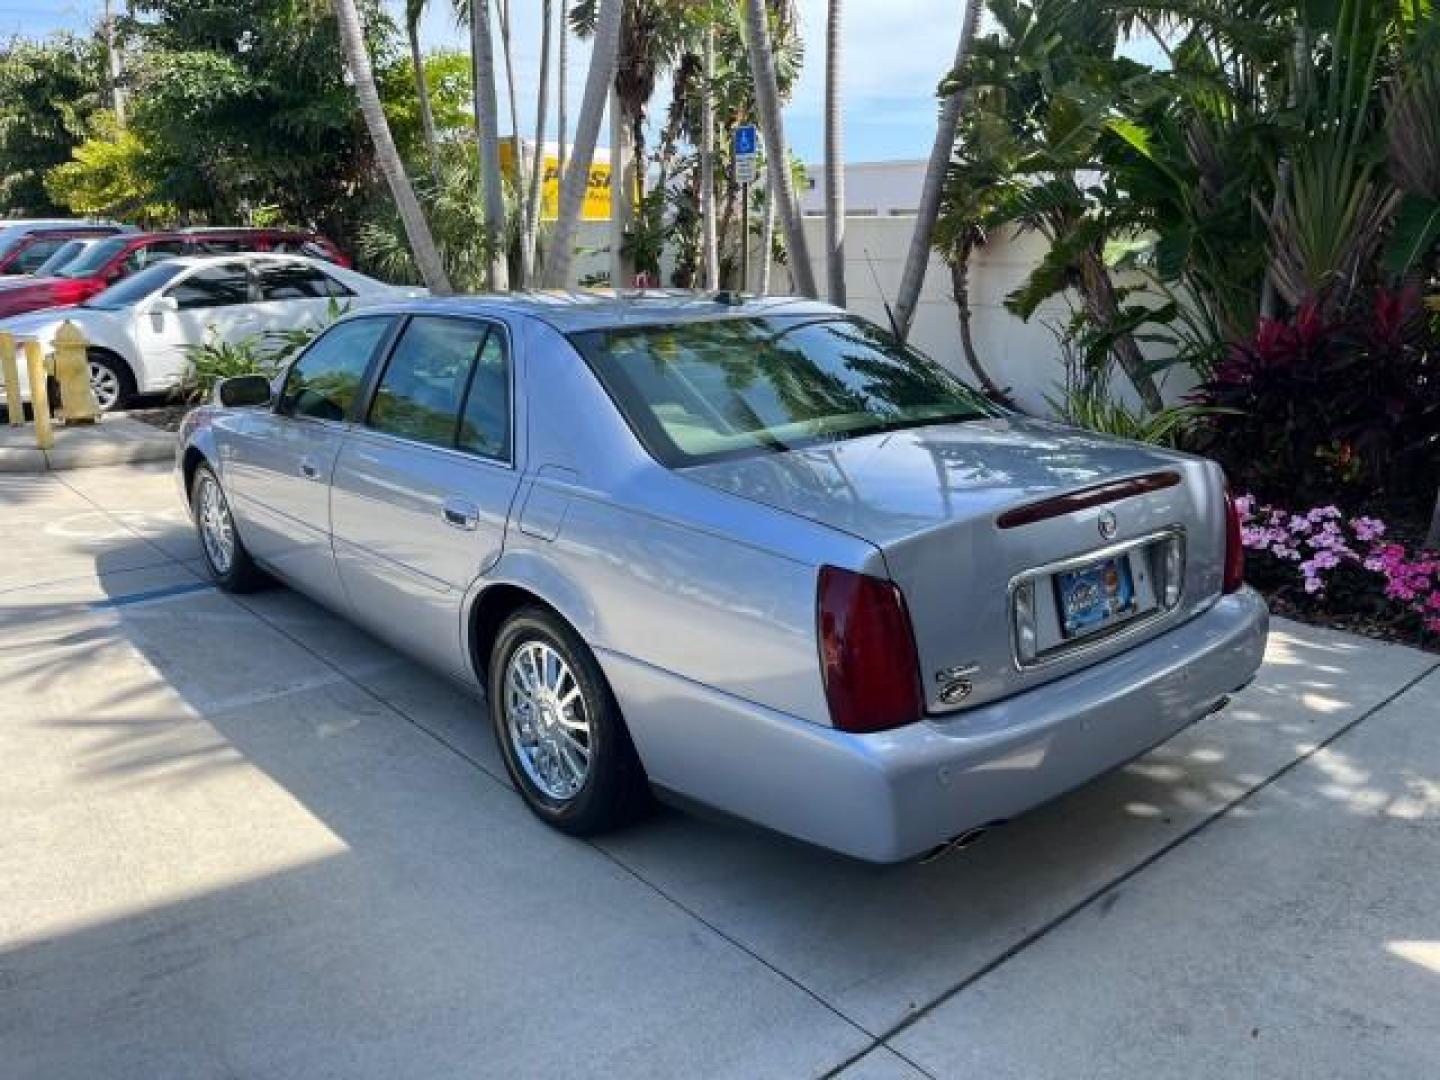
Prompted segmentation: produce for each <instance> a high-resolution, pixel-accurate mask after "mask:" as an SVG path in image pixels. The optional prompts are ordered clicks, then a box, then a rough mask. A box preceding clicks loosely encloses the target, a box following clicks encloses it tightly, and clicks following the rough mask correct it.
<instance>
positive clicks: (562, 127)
mask: <svg viewBox="0 0 1440 1080" xmlns="http://www.w3.org/2000/svg"><path fill="white" fill-rule="evenodd" d="M557 15H558V17H559V22H560V25H559V28H558V29H559V34H560V53H559V56H557V57H556V67H557V69H558V70H557V72H556V75H557V78H556V80H555V82H556V87H555V130H556V138H558V139H559V141H560V149H559V150H558V151H557V152H556V162H555V165H556V172H557V173H558V175H559V176H560V178H561V179H562V180H563V179H564V178H565V163H566V158H567V157H568V156H569V150H570V147H569V143H568V142H567V141H566V140H567V139H569V137H570V127H569V124H570V112H569V109H568V108H567V106H568V104H569V100H570V91H569V87H568V86H567V83H569V81H570V24H569V23H568V22H566V19H565V4H564V3H563V2H562V3H561V4H560V7H559V11H558V12H557Z"/></svg>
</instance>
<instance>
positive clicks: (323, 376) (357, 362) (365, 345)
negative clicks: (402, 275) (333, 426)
mask: <svg viewBox="0 0 1440 1080" xmlns="http://www.w3.org/2000/svg"><path fill="white" fill-rule="evenodd" d="M389 328H390V320H389V319H386V318H367V319H351V320H348V321H346V322H341V323H337V324H335V325H334V326H333V327H331V328H330V329H329V330H327V331H326V332H325V333H323V334H321V335H320V336H319V337H318V338H316V339H315V341H314V342H312V343H311V345H310V347H309V348H307V349H306V350H305V351H304V352H303V353H301V354H300V357H299V359H297V360H296V361H295V363H293V364H292V365H290V370H289V371H288V372H287V373H286V376H285V385H284V388H283V389H282V390H281V391H280V399H279V401H278V402H277V403H276V406H275V411H276V412H278V413H281V414H283V415H285V416H297V417H298V416H303V417H310V418H311V419H315V420H333V421H343V420H346V419H348V418H349V416H350V410H351V408H353V406H354V404H355V398H356V397H357V396H358V395H359V393H360V385H361V383H362V382H363V381H364V379H365V371H366V369H367V368H369V366H370V358H371V357H372V356H373V355H374V353H375V349H376V347H377V346H378V345H379V344H380V341H381V339H382V338H384V336H385V333H386V331H387V330H389Z"/></svg>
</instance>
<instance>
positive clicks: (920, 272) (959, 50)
mask: <svg viewBox="0 0 1440 1080" xmlns="http://www.w3.org/2000/svg"><path fill="white" fill-rule="evenodd" d="M979 22H980V0H966V3H965V19H964V21H963V22H962V23H961V24H960V44H959V45H957V46H956V48H955V64H954V67H953V68H952V69H951V70H952V71H959V70H960V68H961V67H963V66H964V64H965V58H966V57H967V56H969V55H970V46H971V44H972V43H973V42H974V41H975V30H976V27H977V26H978V25H979ZM964 105H965V94H964V93H963V91H961V90H960V89H959V88H958V87H957V88H956V89H955V90H954V91H953V92H952V93H951V94H950V96H949V97H947V98H946V99H945V103H944V104H943V105H942V106H941V107H940V122H939V123H938V124H937V125H936V126H935V142H934V144H933V145H932V146H931V147H930V162H929V164H928V165H927V166H926V168H925V186H924V187H923V188H922V189H921V191H920V206H919V208H918V209H917V210H916V211H915V231H914V232H913V233H912V234H911V235H910V250H909V251H908V252H907V253H906V256H905V269H904V272H903V273H902V274H901V276H900V291H899V292H898V293H897V294H896V296H895V330H896V333H898V334H899V335H900V339H901V340H902V341H903V340H905V339H906V338H908V337H909V336H910V327H911V326H912V325H913V324H914V322H915V308H916V307H917V306H918V305H919V303H920V290H921V289H922V288H924V286H925V271H926V269H927V268H928V266H929V264H930V242H931V240H932V238H933V237H934V235H935V222H936V219H938V218H939V216H940V194H941V192H942V191H943V190H944V188H945V173H946V171H947V170H948V169H949V167H950V158H951V156H952V155H953V154H954V152H955V132H956V131H957V130H958V129H959V127H960V111H961V109H963V108H964Z"/></svg>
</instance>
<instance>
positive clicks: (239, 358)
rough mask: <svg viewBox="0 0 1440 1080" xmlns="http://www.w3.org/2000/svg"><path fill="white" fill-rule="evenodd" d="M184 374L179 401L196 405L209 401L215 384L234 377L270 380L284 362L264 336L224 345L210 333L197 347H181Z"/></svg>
mask: <svg viewBox="0 0 1440 1080" xmlns="http://www.w3.org/2000/svg"><path fill="white" fill-rule="evenodd" d="M185 356H186V360H187V364H186V368H185V374H184V376H183V378H182V380H181V383H180V388H179V391H178V395H179V397H180V398H181V400H183V401H187V402H191V403H195V404H199V403H201V402H206V401H209V400H210V399H211V397H212V396H213V395H214V393H215V384H216V383H218V382H220V380H222V379H233V378H235V377H236V376H237V375H264V376H265V377H266V378H267V379H273V378H274V377H275V376H276V375H278V374H279V373H280V369H281V368H282V367H283V366H284V360H283V358H282V356H281V354H280V353H279V352H277V350H276V349H275V348H273V347H272V346H271V345H269V344H268V343H267V342H266V340H265V338H264V335H262V334H252V335H250V336H249V337H244V338H241V339H239V340H238V341H225V340H224V339H222V338H220V337H218V336H217V335H215V333H214V332H213V329H212V332H211V333H210V334H209V335H208V336H207V337H206V339H205V341H204V342H202V343H200V344H198V345H187V346H185Z"/></svg>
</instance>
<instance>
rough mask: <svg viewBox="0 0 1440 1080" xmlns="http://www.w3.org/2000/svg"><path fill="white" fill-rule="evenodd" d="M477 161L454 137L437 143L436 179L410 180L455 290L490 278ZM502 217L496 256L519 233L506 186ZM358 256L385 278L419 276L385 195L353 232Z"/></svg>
mask: <svg viewBox="0 0 1440 1080" xmlns="http://www.w3.org/2000/svg"><path fill="white" fill-rule="evenodd" d="M479 173H480V167H479V163H478V162H477V161H476V159H475V155H474V153H473V152H471V150H470V147H469V146H467V145H465V144H463V143H457V144H454V145H451V146H448V147H442V150H441V156H440V163H439V168H438V179H436V180H432V179H430V178H429V177H428V176H425V177H421V178H419V179H417V180H416V182H415V194H416V197H417V198H418V199H419V201H420V205H421V207H422V208H423V210H424V212H425V217H426V220H427V221H428V222H429V224H430V228H431V232H432V235H433V236H434V237H435V245H436V249H437V250H438V252H439V255H440V261H441V263H442V264H443V265H444V267H445V273H446V276H447V277H448V278H449V279H450V283H451V285H452V286H453V287H454V288H455V289H456V290H457V291H459V292H462V293H470V292H481V291H483V290H484V289H485V288H487V287H488V285H489V282H490V273H491V266H492V264H493V261H494V258H495V256H496V252H495V251H493V250H491V248H490V247H489V246H488V245H489V244H490V243H491V240H490V239H489V237H490V233H489V231H488V230H487V229H486V227H485V225H486V220H487V213H488V211H487V209H486V207H485V205H484V203H483V202H481V201H480V200H479V199H477V198H476V197H475V189H476V186H477V185H478V183H479ZM505 194H506V200H505V210H504V220H503V222H502V225H501V228H500V230H499V231H498V233H497V235H496V237H495V240H494V243H496V244H499V245H501V250H500V252H499V257H500V258H502V259H503V258H505V254H506V252H507V251H508V250H509V249H510V248H511V247H512V246H513V242H514V241H515V240H516V239H517V238H518V236H519V231H518V229H516V228H515V224H516V223H517V221H518V219H519V217H520V214H521V207H520V205H519V201H518V200H517V199H515V198H514V195H513V191H512V189H509V188H507V189H506V192H505ZM356 244H357V247H358V249H359V253H360V256H361V258H362V259H363V260H364V262H365V264H366V265H367V266H368V267H370V269H371V270H373V271H374V272H375V273H377V274H379V275H380V276H381V277H383V278H385V279H386V280H387V281H400V282H417V283H418V282H420V281H422V280H423V279H422V278H421V277H420V274H419V271H418V269H417V267H416V265H415V259H414V256H413V254H412V252H411V249H410V245H409V243H408V241H407V239H406V235H405V229H404V226H403V224H402V223H401V221H400V219H399V216H398V215H397V214H396V212H395V208H394V204H393V203H391V202H390V201H389V200H381V201H377V202H376V203H375V204H374V205H373V207H372V210H371V213H370V215H369V216H367V218H366V219H365V220H364V221H363V222H362V223H361V225H360V228H359V230H358V231H357V233H356Z"/></svg>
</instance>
